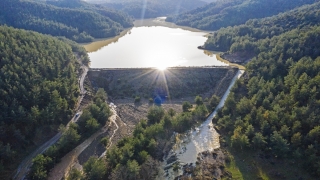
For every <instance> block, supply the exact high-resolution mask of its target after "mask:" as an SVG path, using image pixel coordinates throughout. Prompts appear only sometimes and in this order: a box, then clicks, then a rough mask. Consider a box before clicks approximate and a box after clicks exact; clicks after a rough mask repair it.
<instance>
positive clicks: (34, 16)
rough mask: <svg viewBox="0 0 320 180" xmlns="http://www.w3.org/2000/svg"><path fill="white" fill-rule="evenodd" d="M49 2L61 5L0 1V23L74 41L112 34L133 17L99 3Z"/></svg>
mask: <svg viewBox="0 0 320 180" xmlns="http://www.w3.org/2000/svg"><path fill="white" fill-rule="evenodd" d="M52 4H55V5H60V6H61V7H58V6H54V5H50V4H46V3H44V2H36V1H28V0H3V1H2V2H1V4H0V23H1V24H7V25H8V26H13V27H16V28H21V29H26V30H33V31H37V32H40V33H43V34H50V35H53V36H64V37H66V38H69V39H71V40H74V41H77V42H90V41H92V40H93V38H106V37H111V36H115V35H117V34H118V33H119V32H121V31H122V30H123V29H124V28H127V27H130V26H132V20H131V19H130V18H129V17H128V16H127V15H125V14H124V13H120V12H117V11H114V10H108V9H106V8H104V7H101V6H91V5H89V4H87V3H85V2H79V0H72V1H68V2H66V1H65V0H63V1H62V2H55V3H52ZM70 5H73V6H70Z"/></svg>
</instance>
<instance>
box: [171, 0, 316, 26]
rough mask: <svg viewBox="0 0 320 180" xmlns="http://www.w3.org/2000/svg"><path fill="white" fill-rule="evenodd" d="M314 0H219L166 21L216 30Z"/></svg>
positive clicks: (314, 0) (313, 0) (274, 13)
mask: <svg viewBox="0 0 320 180" xmlns="http://www.w3.org/2000/svg"><path fill="white" fill-rule="evenodd" d="M316 1H318V0H219V1H217V2H213V3H211V4H208V5H206V6H203V7H200V8H197V9H195V10H192V11H189V12H186V13H182V14H179V15H176V16H170V17H168V18H167V21H170V22H174V23H176V24H178V25H183V26H191V27H194V28H198V29H203V30H218V29H220V28H221V27H228V26H234V25H240V24H243V23H245V22H246V21H247V20H249V19H253V18H263V17H268V16H272V15H276V14H278V13H280V12H285V11H288V10H290V9H293V8H295V7H299V6H302V5H304V4H311V3H314V2H316Z"/></svg>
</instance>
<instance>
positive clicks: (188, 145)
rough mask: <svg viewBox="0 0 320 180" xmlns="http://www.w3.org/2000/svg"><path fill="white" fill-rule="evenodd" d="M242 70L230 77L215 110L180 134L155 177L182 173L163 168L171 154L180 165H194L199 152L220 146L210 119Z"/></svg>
mask: <svg viewBox="0 0 320 180" xmlns="http://www.w3.org/2000/svg"><path fill="white" fill-rule="evenodd" d="M243 73H244V71H243V70H239V71H238V73H237V74H236V75H235V76H234V78H233V79H232V81H231V83H230V85H229V87H228V89H227V91H226V92H225V93H224V95H223V97H222V98H221V100H220V102H219V104H218V106H217V107H216V109H215V111H214V112H212V113H211V114H210V115H209V116H208V117H207V119H206V121H205V122H203V123H202V124H201V125H200V126H199V127H197V128H194V129H192V130H190V131H189V132H188V133H186V134H183V135H181V137H180V138H178V139H181V140H180V141H178V142H177V143H176V144H175V146H174V148H173V149H172V151H171V152H170V154H169V155H167V156H166V158H165V159H164V163H163V169H167V170H165V172H164V171H162V174H161V175H160V176H159V177H158V178H157V179H168V180H169V179H174V178H175V177H177V176H179V175H181V174H182V171H181V169H180V170H179V171H177V172H175V171H173V168H165V167H168V166H171V165H170V164H167V160H168V158H170V157H171V156H172V155H176V157H177V162H179V163H180V165H185V164H190V163H192V164H193V165H195V163H196V161H197V156H198V154H199V153H201V152H204V151H213V150H214V149H217V148H219V147H220V142H219V134H218V133H217V131H216V130H215V129H214V127H213V123H212V119H213V118H214V117H215V116H216V114H217V112H218V110H219V109H220V108H222V107H223V106H224V103H225V101H226V99H227V97H228V95H229V93H230V90H231V88H232V87H233V85H234V83H235V82H236V80H237V79H239V78H240V77H241V76H242V74H243Z"/></svg>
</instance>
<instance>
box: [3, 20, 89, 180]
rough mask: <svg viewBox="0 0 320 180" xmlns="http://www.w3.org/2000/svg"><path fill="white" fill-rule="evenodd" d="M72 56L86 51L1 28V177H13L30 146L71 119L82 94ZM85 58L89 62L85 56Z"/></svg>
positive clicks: (28, 32)
mask: <svg viewBox="0 0 320 180" xmlns="http://www.w3.org/2000/svg"><path fill="white" fill-rule="evenodd" d="M73 46H75V45H73ZM72 49H73V50H74V51H78V52H73V51H72ZM74 53H77V54H79V55H81V54H82V55H83V53H85V51H84V49H83V48H80V47H78V48H76V47H73V48H72V47H71V46H70V45H68V44H66V43H64V42H63V41H60V40H58V39H55V38H51V37H49V36H45V35H41V34H39V33H35V32H31V31H25V30H17V29H13V28H10V27H6V26H0V58H1V59H0V99H1V101H0V159H1V160H0V175H1V176H0V177H1V179H6V178H4V177H8V176H9V175H11V174H7V173H8V172H10V171H8V170H12V168H16V167H13V166H15V165H17V164H16V163H17V162H16V161H19V160H20V158H21V157H23V156H24V155H25V153H26V150H28V148H29V147H31V146H34V145H35V144H37V142H39V140H40V139H41V138H43V137H46V136H48V135H50V133H52V132H53V131H55V130H56V128H57V125H59V124H61V123H66V122H67V121H69V120H70V118H71V117H72V114H73V109H74V107H75V104H76V101H77V97H78V95H79V90H78V78H77V74H78V72H77V69H78V67H79V63H77V60H76V56H75V55H74ZM82 57H83V58H84V59H86V61H87V60H88V57H87V55H86V53H85V54H84V56H82ZM54 127H55V128H54Z"/></svg>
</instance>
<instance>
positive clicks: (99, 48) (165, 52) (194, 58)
mask: <svg viewBox="0 0 320 180" xmlns="http://www.w3.org/2000/svg"><path fill="white" fill-rule="evenodd" d="M168 25H170V24H169V23H167V22H165V21H163V19H161V18H160V19H159V18H157V19H152V20H145V21H144V22H141V21H140V22H139V21H136V22H135V27H133V28H131V29H128V30H126V31H124V32H122V33H121V34H120V35H119V36H117V37H114V38H110V39H105V40H101V41H96V42H93V43H90V44H87V45H84V47H85V48H86V50H87V51H88V52H89V57H90V60H91V64H90V67H91V68H145V67H152V68H158V69H165V68H167V67H176V66H181V67H189V66H228V65H227V64H226V63H224V62H221V61H218V60H217V58H216V55H215V54H212V53H208V52H207V51H204V50H200V49H198V48H197V47H198V46H201V45H203V44H204V43H205V41H206V40H207V37H206V35H207V34H208V33H206V32H200V31H194V30H189V29H182V28H180V27H170V26H168Z"/></svg>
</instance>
